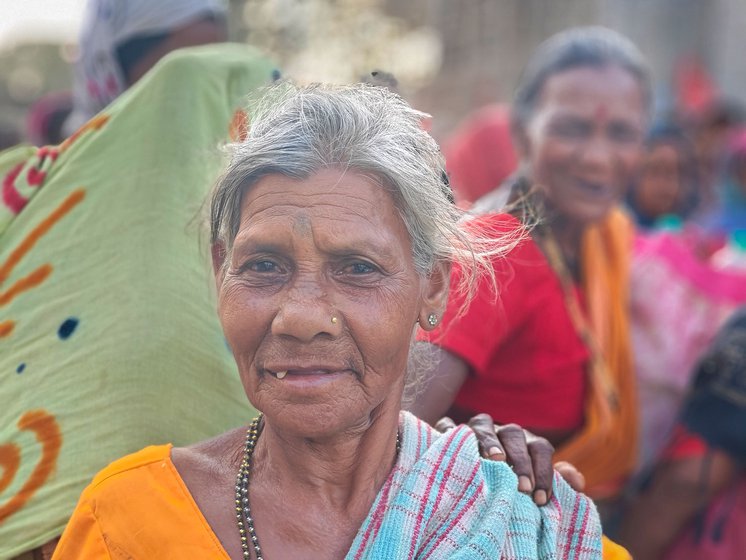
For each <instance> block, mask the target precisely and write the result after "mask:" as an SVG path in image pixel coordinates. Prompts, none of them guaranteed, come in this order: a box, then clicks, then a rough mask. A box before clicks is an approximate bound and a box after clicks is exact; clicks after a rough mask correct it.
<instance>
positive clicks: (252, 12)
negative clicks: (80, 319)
mask: <svg viewBox="0 0 746 560" xmlns="http://www.w3.org/2000/svg"><path fill="white" fill-rule="evenodd" d="M84 3H85V2H84V0H53V1H51V0H3V2H2V3H0V126H1V127H2V131H3V133H4V134H12V133H14V132H15V133H17V134H19V135H20V137H21V138H23V135H24V118H25V114H26V111H27V109H28V107H29V106H30V105H31V104H33V103H34V101H35V100H37V99H39V98H40V97H41V96H42V95H44V94H46V93H48V92H51V91H59V90H66V89H69V88H70V87H71V82H72V71H71V65H70V64H71V62H73V61H74V60H75V56H76V46H75V41H76V38H77V33H78V30H79V26H80V23H81V19H82V15H83V7H84ZM231 9H232V12H233V17H231V19H230V25H231V30H230V33H231V37H232V39H233V40H235V41H246V42H249V43H251V44H254V45H256V46H258V47H260V48H262V49H264V50H265V51H267V52H269V53H271V54H272V55H273V56H274V57H275V59H276V60H277V61H278V63H279V64H280V66H281V67H282V68H283V70H284V73H285V74H286V75H291V76H293V77H295V78H296V79H297V80H300V81H337V82H345V81H351V80H357V79H359V78H360V77H361V76H362V75H363V74H365V73H367V72H369V71H370V70H372V69H374V68H376V69H383V70H386V71H389V72H392V73H393V74H394V75H395V76H396V77H397V79H398V80H399V84H400V88H401V91H402V93H403V94H404V95H405V96H407V97H408V98H409V99H410V100H411V101H412V102H413V103H414V104H415V105H417V106H418V107H419V108H421V109H422V110H424V111H427V112H430V113H432V114H433V115H434V116H435V120H434V122H433V132H434V133H435V135H436V136H437V137H440V138H442V137H444V136H445V135H447V134H448V133H449V132H450V131H451V130H452V129H453V128H454V127H455V125H456V124H457V123H458V122H459V121H460V120H462V119H463V118H464V117H465V116H466V115H467V114H468V113H469V112H471V111H472V110H473V109H475V108H477V107H479V106H481V105H485V104H488V103H493V102H496V101H507V100H508V99H509V98H510V96H511V94H512V90H513V86H514V84H515V83H516V80H517V77H518V72H519V70H520V68H521V67H522V66H523V65H524V63H525V62H526V59H527V58H528V55H529V54H530V53H531V51H532V50H533V48H534V47H535V46H536V45H537V44H538V43H539V42H540V41H541V40H543V39H545V38H546V37H548V36H549V35H551V34H552V33H555V32H556V31H559V30H561V29H564V28H566V27H570V26H574V25H586V24H594V23H599V24H603V25H606V26H609V27H612V28H614V29H617V30H619V31H621V32H623V33H625V34H626V35H628V36H629V37H631V38H632V39H633V40H634V41H635V42H636V43H637V44H638V45H639V46H640V47H641V48H642V50H643V52H644V53H645V54H646V55H647V56H648V57H649V59H650V60H651V62H652V65H653V69H654V72H655V76H656V79H657V84H656V107H657V110H658V112H659V113H663V112H668V111H669V110H670V109H673V108H675V107H678V106H682V105H683V106H685V107H687V108H696V106H697V105H702V104H705V103H707V102H708V101H709V100H710V99H711V98H712V97H714V96H716V95H717V96H718V97H722V96H724V97H727V98H731V99H734V100H737V101H738V100H740V101H744V100H746V98H745V94H744V92H746V64H743V62H742V60H743V58H742V57H743V51H744V49H745V48H746V35H744V34H743V33H742V30H743V29H746V2H744V1H743V0H458V1H457V0H407V1H402V0H231Z"/></svg>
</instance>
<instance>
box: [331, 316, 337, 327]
mask: <svg viewBox="0 0 746 560" xmlns="http://www.w3.org/2000/svg"><path fill="white" fill-rule="evenodd" d="M336 324H337V318H336V317H335V316H334V315H332V325H336Z"/></svg>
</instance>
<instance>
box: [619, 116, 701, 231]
mask: <svg viewBox="0 0 746 560" xmlns="http://www.w3.org/2000/svg"><path fill="white" fill-rule="evenodd" d="M645 146H646V152H645V155H644V157H643V159H642V164H641V167H640V176H639V178H638V179H637V180H636V181H634V182H633V183H632V187H631V188H630V191H629V195H628V196H627V205H628V207H629V209H630V210H631V211H632V214H633V216H634V218H635V221H636V222H637V225H638V226H640V227H642V228H652V227H655V226H656V225H657V224H659V223H660V220H661V218H664V217H667V216H668V217H671V216H672V217H674V218H676V219H678V220H684V219H686V218H687V217H688V216H689V214H690V213H691V212H692V211H693V210H694V208H695V207H696V206H697V203H698V200H697V177H696V172H697V169H696V160H695V157H694V151H693V148H692V146H691V144H690V143H689V141H688V140H687V138H686V137H685V136H684V134H683V132H682V131H681V130H679V129H678V128H677V127H675V126H673V125H662V126H658V127H654V128H653V129H652V130H651V131H650V133H649V135H648V139H647V141H646V143H645Z"/></svg>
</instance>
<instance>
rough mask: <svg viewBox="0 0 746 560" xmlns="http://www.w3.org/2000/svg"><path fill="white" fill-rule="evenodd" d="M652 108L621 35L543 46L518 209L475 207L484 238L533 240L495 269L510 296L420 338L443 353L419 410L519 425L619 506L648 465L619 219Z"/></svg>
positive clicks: (592, 31) (519, 124) (563, 37)
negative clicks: (489, 233) (637, 468)
mask: <svg viewBox="0 0 746 560" xmlns="http://www.w3.org/2000/svg"><path fill="white" fill-rule="evenodd" d="M649 102H650V78H649V74H648V70H647V66H646V63H645V61H644V59H643V57H642V55H641V54H640V52H639V51H638V50H637V48H636V47H635V46H634V45H632V44H631V43H630V42H629V41H628V40H627V39H625V38H624V37H622V36H620V35H619V34H617V33H615V32H613V31H610V30H608V29H604V28H580V29H572V30H569V31H566V32H563V33H560V34H558V35H556V36H554V37H552V38H550V39H549V40H548V41H546V42H545V43H544V44H542V45H541V46H540V47H539V49H538V50H537V52H536V53H535V54H534V56H533V58H532V59H531V61H530V62H529V64H528V67H527V69H526V71H525V74H524V76H523V78H522V81H521V82H520V84H519V87H518V90H517V93H516V96H515V100H514V103H513V116H512V128H513V134H514V139H515V143H516V145H517V147H518V151H519V155H520V170H519V172H518V174H517V179H516V180H515V181H514V182H513V184H512V185H511V188H512V205H511V206H510V208H509V209H508V210H505V209H502V210H501V209H499V208H494V207H490V206H489V205H485V204H480V203H479V202H478V203H477V204H476V205H475V211H480V212H482V213H483V215H481V216H480V217H478V218H477V220H476V223H477V224H479V226H480V227H488V228H491V229H492V230H493V232H494V233H495V235H506V234H508V235H509V234H511V233H512V234H514V235H515V236H516V238H520V236H521V235H522V234H523V233H524V232H525V231H526V229H527V228H530V229H529V231H530V236H528V237H527V238H525V239H521V240H520V241H519V242H518V243H517V246H516V247H515V248H514V250H513V251H512V252H511V253H510V254H509V255H508V256H507V257H506V258H500V259H495V260H494V261H493V266H494V268H495V271H496V275H497V278H498V285H499V294H496V293H495V291H494V290H493V289H492V286H490V285H487V284H485V283H483V284H481V285H479V286H478V295H477V297H476V299H475V301H474V302H472V304H471V306H470V307H469V308H468V310H467V311H466V312H465V313H460V312H459V310H460V308H461V304H462V302H463V300H462V299H460V298H458V297H455V298H454V297H452V298H451V300H450V302H449V307H448V310H447V312H446V315H445V317H444V321H443V325H442V327H441V328H440V329H438V331H437V332H436V333H435V335H434V336H424V335H423V336H421V340H428V341H430V342H431V343H432V344H435V345H437V346H438V347H439V348H440V356H439V363H438V364H437V366H435V368H434V369H435V372H434V373H433V374H432V376H433V381H432V382H430V383H429V384H428V387H427V388H426V389H425V390H424V391H423V392H422V393H421V394H420V395H419V397H418V400H417V404H416V405H415V411H416V412H417V413H419V414H421V415H422V417H424V418H426V419H429V420H433V419H436V418H437V417H438V416H439V415H441V414H443V413H445V412H449V413H450V414H451V415H452V416H453V417H454V418H455V419H456V420H457V421H458V420H462V419H465V418H468V417H469V416H470V415H471V414H472V413H473V412H475V411H487V412H489V413H490V414H491V415H492V416H493V418H494V419H495V420H496V421H498V422H500V423H507V422H517V423H519V424H521V425H523V426H525V427H527V428H529V429H531V430H532V431H535V432H536V433H538V434H540V435H543V436H544V437H547V438H548V439H549V440H550V441H552V442H553V443H554V444H555V445H556V446H557V447H558V453H557V456H558V458H560V459H564V460H567V461H570V462H572V463H573V464H575V465H576V466H577V467H578V468H579V470H580V471H581V472H582V473H583V474H584V475H585V476H586V479H587V482H588V486H587V491H588V492H589V494H591V495H592V496H594V497H605V496H611V495H613V494H614V493H615V492H616V491H617V490H618V489H619V485H620V483H621V482H622V481H623V480H624V478H625V477H626V475H627V474H628V473H629V472H630V470H631V469H632V468H633V466H634V463H635V455H636V446H637V412H636V402H635V383H634V372H633V367H632V359H631V351H630V343H629V333H628V311H627V279H628V270H627V268H628V260H629V256H630V254H631V233H632V227H631V224H630V222H629V221H628V220H627V219H626V218H625V217H624V216H623V215H622V213H621V212H620V211H619V210H618V209H617V208H618V205H619V203H620V202H621V201H622V199H623V197H624V195H625V193H626V189H627V187H628V185H629V184H630V183H631V182H632V180H633V179H634V177H635V175H636V173H637V169H638V164H639V161H640V157H641V152H642V146H643V138H644V131H645V130H646V128H647V120H648V109H649ZM454 274H455V275H456V276H458V274H459V272H458V270H456V271H455V273H454ZM525 484H526V485H530V481H525Z"/></svg>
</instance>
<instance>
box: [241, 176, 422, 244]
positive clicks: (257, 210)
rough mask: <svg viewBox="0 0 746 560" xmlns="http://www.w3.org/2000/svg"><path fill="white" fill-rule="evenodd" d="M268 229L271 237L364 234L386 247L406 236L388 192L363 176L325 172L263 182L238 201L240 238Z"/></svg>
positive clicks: (275, 177)
mask: <svg viewBox="0 0 746 560" xmlns="http://www.w3.org/2000/svg"><path fill="white" fill-rule="evenodd" d="M264 227H268V228H269V227H271V228H272V230H273V232H274V234H276V235H280V234H284V233H285V232H286V233H287V234H289V235H291V234H292V235H311V234H316V235H318V234H319V233H321V232H326V233H331V234H334V235H345V236H353V234H355V235H354V237H360V236H359V235H357V234H363V233H365V234H366V235H369V236H373V237H382V238H387V239H388V241H389V242H393V241H394V239H396V238H399V237H402V236H403V238H405V239H406V240H407V242H408V241H409V235H408V232H407V229H406V227H405V226H404V222H403V219H402V217H401V216H400V214H399V211H398V209H397V207H396V204H395V203H394V200H393V197H392V196H391V194H390V193H389V191H388V189H386V188H384V187H383V186H382V185H381V184H380V182H379V181H377V180H376V179H375V178H372V177H369V176H367V175H364V174H361V173H358V172H355V171H351V170H339V169H325V170H322V171H319V172H317V173H315V174H313V175H311V176H310V177H307V178H305V179H295V178H291V177H287V176H285V175H281V174H272V175H266V176H264V177H262V178H261V179H260V180H259V181H257V182H256V183H255V184H254V185H253V186H252V187H251V188H250V189H248V190H247V191H246V192H245V193H244V195H243V198H242V201H241V216H240V224H239V235H241V233H246V232H247V230H251V231H252V232H253V233H254V234H256V233H257V232H259V231H260V229H261V228H264Z"/></svg>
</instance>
